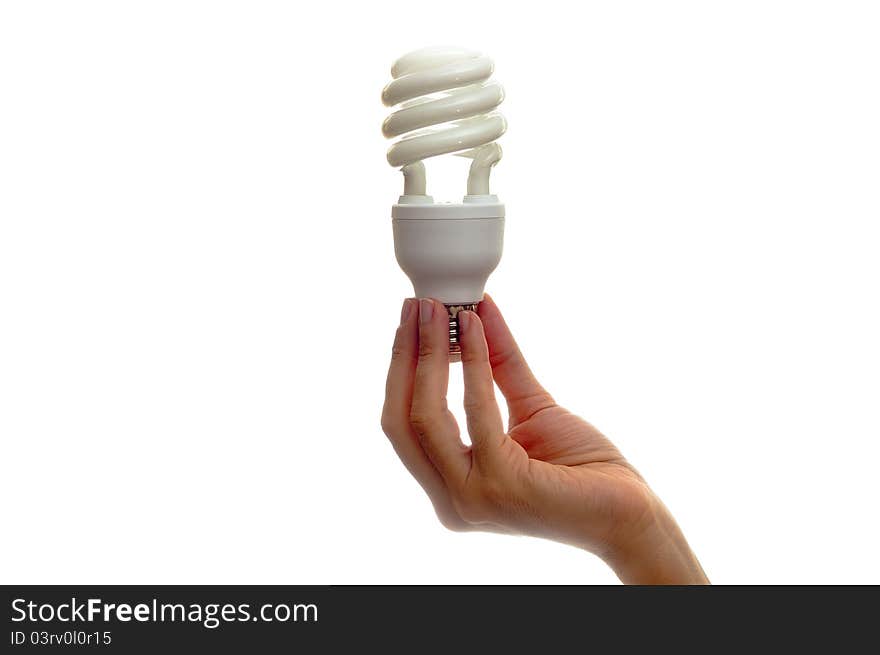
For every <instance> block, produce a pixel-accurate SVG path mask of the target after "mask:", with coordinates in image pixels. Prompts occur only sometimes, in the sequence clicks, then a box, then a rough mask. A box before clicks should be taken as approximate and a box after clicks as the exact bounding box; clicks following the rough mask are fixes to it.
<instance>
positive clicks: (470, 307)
mask: <svg viewBox="0 0 880 655" xmlns="http://www.w3.org/2000/svg"><path fill="white" fill-rule="evenodd" d="M478 304H479V303H468V304H464V305H444V306H445V307H446V312H447V313H448V314H449V357H450V359H451V360H452V361H455V362H457V361H459V360H461V345H460V344H459V341H458V312H464V311H468V312H475V311H477V305H478Z"/></svg>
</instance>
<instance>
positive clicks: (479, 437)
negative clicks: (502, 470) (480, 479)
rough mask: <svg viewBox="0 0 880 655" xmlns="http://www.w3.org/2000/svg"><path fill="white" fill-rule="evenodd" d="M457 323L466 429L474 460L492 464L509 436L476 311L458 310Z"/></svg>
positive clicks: (479, 462) (481, 326)
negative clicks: (505, 429)
mask: <svg viewBox="0 0 880 655" xmlns="http://www.w3.org/2000/svg"><path fill="white" fill-rule="evenodd" d="M458 326H459V342H460V344H461V364H462V373H463V377H464V410H465V414H466V416H467V424H468V433H469V434H470V436H471V444H472V446H473V452H474V457H475V458H476V461H477V463H478V464H486V465H491V464H492V463H493V461H497V459H498V455H499V452H500V449H501V447H502V444H503V442H504V441H505V440H506V439H507V438H508V437H507V435H506V434H505V432H504V424H503V422H502V419H501V412H500V410H499V409H498V403H497V402H496V400H495V383H494V381H493V379H492V367H491V366H490V365H489V350H488V348H487V346H486V338H485V335H484V333H483V325H482V323H481V322H480V318H479V316H477V314H475V313H474V312H469V311H464V312H459V313H458Z"/></svg>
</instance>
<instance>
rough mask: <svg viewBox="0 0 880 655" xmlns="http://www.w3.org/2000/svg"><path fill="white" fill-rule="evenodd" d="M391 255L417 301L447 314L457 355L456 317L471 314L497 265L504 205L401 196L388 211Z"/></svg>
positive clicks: (491, 200)
mask: <svg viewBox="0 0 880 655" xmlns="http://www.w3.org/2000/svg"><path fill="white" fill-rule="evenodd" d="M391 216H392V219H393V220H392V225H393V229H394V253H395V255H396V256H397V262H398V264H400V268H402V269H403V271H404V273H406V274H407V276H409V279H410V280H411V281H412V284H413V290H414V291H415V295H416V297H418V298H435V299H436V300H439V301H440V302H442V303H443V304H444V305H446V309H447V311H448V312H449V341H450V343H449V351H450V355H451V356H452V358H453V359H457V358H458V354H459V353H460V349H459V345H458V322H457V318H456V316H457V314H458V312H459V311H461V310H463V309H469V310H476V306H477V305H478V304H479V303H480V301H481V300H482V299H483V290H484V289H485V286H486V281H487V280H488V279H489V275H490V274H491V273H492V271H494V270H495V267H496V266H498V262H500V261H501V251H502V249H503V245H504V205H503V204H501V203H500V202H498V198H497V197H496V196H494V195H484V196H466V197H465V199H464V202H462V203H436V204H435V203H434V202H433V201H432V199H431V197H430V196H401V198H400V202H399V203H398V204H396V205H394V206H393V207H392V210H391Z"/></svg>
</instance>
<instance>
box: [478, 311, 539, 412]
mask: <svg viewBox="0 0 880 655" xmlns="http://www.w3.org/2000/svg"><path fill="white" fill-rule="evenodd" d="M477 309H478V312H479V316H480V320H481V321H482V325H483V330H484V333H485V335H486V343H487V345H488V349H489V362H490V364H491V366H492V375H493V376H494V378H495V382H497V383H498V388H499V389H501V393H503V394H504V397H505V399H506V400H507V405H508V409H509V413H510V423H511V425H512V426H515V425H517V424H519V423H522V422H523V421H525V420H526V419H528V418H529V417H531V416H534V414H535V413H537V412H539V411H541V410H542V409H546V408H548V407H553V406H554V405H555V404H556V403H555V401H554V400H553V397H552V396H551V395H550V394H549V393H548V392H547V390H546V389H544V387H542V386H541V384H540V383H539V382H538V380H537V378H535V376H534V374H533V373H532V371H531V369H530V368H529V365H528V364H527V363H526V360H525V357H523V354H522V352H521V351H520V349H519V346H518V345H517V343H516V340H515V339H514V338H513V335H512V334H511V332H510V328H508V327H507V323H505V321H504V317H503V316H502V315H501V311H500V310H499V309H498V306H497V305H496V304H495V301H494V300H492V297H491V296H489V294H486V295H485V296H484V298H483V301H482V302H481V303H480V304H479V306H478V308H477Z"/></svg>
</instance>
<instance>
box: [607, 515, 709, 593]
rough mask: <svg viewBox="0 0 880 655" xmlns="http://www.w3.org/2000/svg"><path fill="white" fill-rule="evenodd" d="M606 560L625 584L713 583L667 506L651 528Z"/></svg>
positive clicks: (619, 548) (622, 546) (615, 551)
mask: <svg viewBox="0 0 880 655" xmlns="http://www.w3.org/2000/svg"><path fill="white" fill-rule="evenodd" d="M605 561H606V562H607V563H608V565H609V566H610V567H611V568H612V569H613V570H614V572H615V573H616V574H617V577H619V578H620V580H621V582H623V583H624V584H642V585H660V584H667V585H702V584H709V579H708V578H707V577H706V574H705V572H704V571H703V567H702V566H700V562H699V561H698V560H697V557H696V555H694V553H693V551H692V550H691V548H690V545H689V544H688V542H687V540H686V539H685V538H684V534H682V532H681V529H680V528H679V527H678V524H676V522H675V519H673V518H672V515H671V514H670V513H669V512H668V511H667V510H666V508H665V507H662V508H661V509H660V510H658V513H657V517H656V519H655V520H654V521H653V522H652V524H651V525H650V527H648V528H647V529H646V530H645V531H644V532H642V533H641V534H640V535H638V536H637V537H635V538H633V539H632V540H630V541H627V542H626V543H623V544H619V545H618V546H617V547H616V548H615V549H613V550H612V551H611V552H610V553H609V555H608V556H607V557H606V558H605Z"/></svg>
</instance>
